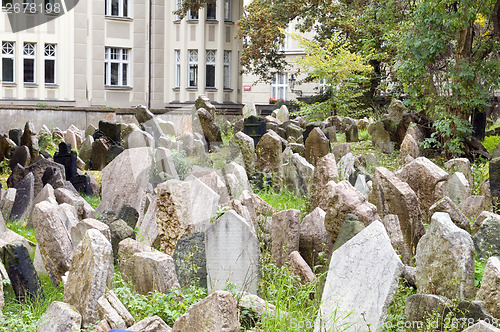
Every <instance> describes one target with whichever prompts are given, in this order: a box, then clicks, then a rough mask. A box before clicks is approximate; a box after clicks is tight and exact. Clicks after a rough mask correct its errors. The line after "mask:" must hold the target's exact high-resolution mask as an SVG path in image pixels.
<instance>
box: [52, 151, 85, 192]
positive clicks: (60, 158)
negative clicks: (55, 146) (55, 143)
mask: <svg viewBox="0 0 500 332" xmlns="http://www.w3.org/2000/svg"><path fill="white" fill-rule="evenodd" d="M76 159H77V155H76V152H75V151H72V150H71V145H70V144H67V143H64V142H61V143H59V151H58V152H56V153H55V154H54V161H55V162H56V163H59V164H61V165H63V166H64V171H65V175H66V179H67V180H68V181H69V182H71V184H72V185H73V187H75V189H76V190H77V191H78V192H82V193H84V194H86V195H91V194H92V188H91V187H90V180H89V178H88V177H87V176H86V175H79V174H78V171H77V161H76Z"/></svg>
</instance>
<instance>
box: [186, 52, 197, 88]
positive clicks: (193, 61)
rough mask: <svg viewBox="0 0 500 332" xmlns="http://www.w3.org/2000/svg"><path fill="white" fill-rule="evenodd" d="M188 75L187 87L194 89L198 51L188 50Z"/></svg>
mask: <svg viewBox="0 0 500 332" xmlns="http://www.w3.org/2000/svg"><path fill="white" fill-rule="evenodd" d="M188 63H189V73H188V78H189V82H188V87H190V88H196V87H197V86H198V51H197V50H189V57H188Z"/></svg>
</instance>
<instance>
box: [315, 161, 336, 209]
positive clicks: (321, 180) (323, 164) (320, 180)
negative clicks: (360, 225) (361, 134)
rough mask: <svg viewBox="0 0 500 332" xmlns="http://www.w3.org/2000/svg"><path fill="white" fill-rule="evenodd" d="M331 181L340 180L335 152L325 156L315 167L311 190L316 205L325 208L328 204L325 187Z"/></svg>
mask: <svg viewBox="0 0 500 332" xmlns="http://www.w3.org/2000/svg"><path fill="white" fill-rule="evenodd" d="M330 181H334V182H337V181H338V170H337V163H336V162H335V155H334V154H333V153H328V154H327V155H325V156H323V157H322V158H321V159H320V160H318V162H317V163H316V167H315V168H314V174H313V178H312V181H311V189H310V192H311V197H312V199H313V202H314V205H315V206H319V207H321V208H322V209H325V208H326V206H327V205H328V192H327V191H326V190H325V187H326V184H327V183H328V182H330Z"/></svg>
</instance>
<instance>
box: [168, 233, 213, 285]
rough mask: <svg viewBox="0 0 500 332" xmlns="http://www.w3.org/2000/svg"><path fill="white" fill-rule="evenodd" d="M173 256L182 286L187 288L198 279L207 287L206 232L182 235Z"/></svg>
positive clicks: (200, 283)
mask: <svg viewBox="0 0 500 332" xmlns="http://www.w3.org/2000/svg"><path fill="white" fill-rule="evenodd" d="M172 258H173V259H174V263H175V271H176V272H177V279H178V280H179V283H180V285H181V287H182V288H187V287H189V286H190V285H192V284H193V283H194V282H196V281H198V285H199V286H200V287H202V288H207V259H206V254H205V233H202V232H197V233H194V234H184V235H182V236H181V238H180V239H179V240H178V241H177V244H176V245H175V251H174V255H173V256H172Z"/></svg>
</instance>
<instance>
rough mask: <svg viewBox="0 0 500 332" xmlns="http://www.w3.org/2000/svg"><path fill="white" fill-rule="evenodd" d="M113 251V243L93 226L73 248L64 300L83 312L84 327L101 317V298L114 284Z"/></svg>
mask: <svg viewBox="0 0 500 332" xmlns="http://www.w3.org/2000/svg"><path fill="white" fill-rule="evenodd" d="M112 280H113V251H112V249H111V243H109V241H108V240H107V239H106V237H104V235H102V234H101V233H100V232H99V231H98V230H96V229H89V230H88V231H87V233H86V234H85V236H84V238H83V240H82V242H80V244H79V245H78V246H77V247H76V248H75V250H74V251H73V259H72V261H71V267H70V269H69V275H68V280H67V281H66V284H65V287H64V302H66V303H68V304H70V305H73V306H74V307H75V308H76V309H77V310H78V312H79V313H80V314H81V315H82V326H83V327H84V328H86V327H88V326H90V325H91V324H94V323H95V322H96V321H97V319H99V314H98V311H97V301H98V300H99V298H100V297H101V296H102V295H104V294H105V293H106V289H107V288H109V287H111V283H112Z"/></svg>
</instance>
